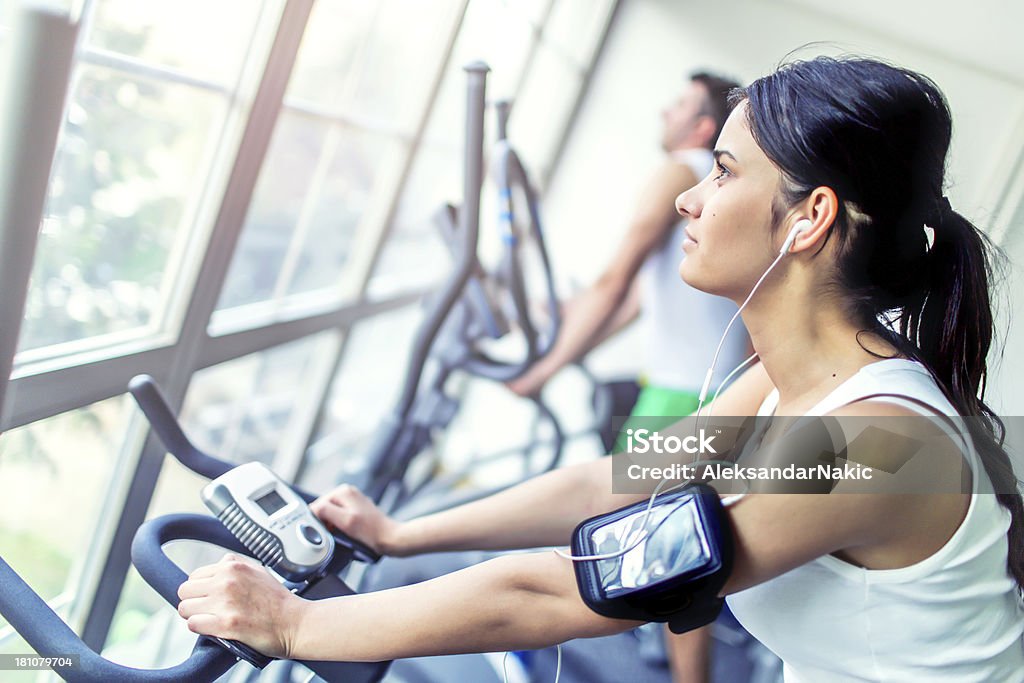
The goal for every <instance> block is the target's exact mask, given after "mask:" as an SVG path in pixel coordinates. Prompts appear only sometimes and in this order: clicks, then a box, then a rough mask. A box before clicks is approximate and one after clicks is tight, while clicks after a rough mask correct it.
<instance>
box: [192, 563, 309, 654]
mask: <svg viewBox="0 0 1024 683" xmlns="http://www.w3.org/2000/svg"><path fill="white" fill-rule="evenodd" d="M178 597H179V598H181V603H179V604H178V614H180V615H181V616H182V617H184V618H185V619H187V620H188V628H189V630H190V631H192V632H194V633H200V634H203V635H208V636H218V637H220V638H228V639H231V640H238V641H241V642H243V643H245V644H246V645H248V646H250V647H253V648H255V649H256V650H258V651H260V652H262V653H263V654H265V655H268V656H271V657H282V658H287V657H289V653H291V652H292V651H293V650H294V636H295V632H296V630H297V628H298V625H299V624H300V623H301V621H302V614H303V611H304V608H305V605H306V604H307V603H306V601H305V600H302V599H301V598H299V597H296V596H295V595H293V594H292V593H290V592H289V591H288V590H287V589H286V588H285V587H284V586H282V585H281V584H280V583H279V582H278V581H277V580H276V579H274V578H273V577H272V576H271V575H270V574H269V573H268V572H267V570H265V569H264V568H263V567H260V566H257V565H254V564H250V563H248V562H245V561H243V560H241V559H240V558H239V557H237V556H235V555H231V554H228V555H225V556H224V558H223V559H222V560H221V561H220V562H218V563H217V564H211V565H207V566H205V567H200V568H199V569H197V570H195V571H194V572H192V574H190V575H189V577H188V580H187V581H186V582H185V583H183V584H181V587H180V588H178Z"/></svg>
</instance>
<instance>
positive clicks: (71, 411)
mask: <svg viewBox="0 0 1024 683" xmlns="http://www.w3.org/2000/svg"><path fill="white" fill-rule="evenodd" d="M3 2H4V0H0V10H2V9H3ZM68 4H76V5H78V4H81V5H82V6H83V14H82V16H83V20H82V24H81V30H80V34H79V40H78V46H77V49H76V53H75V62H74V65H73V71H72V77H71V80H70V83H69V84H68V91H67V104H66V111H65V117H64V121H63V125H62V128H61V131H60V135H59V138H58V142H57V151H56V155H55V159H54V162H53V167H52V173H51V178H50V183H49V187H48V191H47V199H46V205H45V210H44V218H43V221H42V225H41V230H40V233H39V238H38V242H37V248H36V251H35V261H34V263H33V269H32V273H31V280H30V282H29V292H28V296H27V300H26V302H25V306H24V316H23V319H22V322H21V336H20V345H19V348H18V355H17V356H16V358H15V371H14V375H13V379H12V380H11V381H10V383H9V384H8V391H7V394H6V397H7V404H6V405H5V406H3V408H4V410H3V412H2V413H0V421H2V423H0V429H2V430H4V434H3V440H2V441H0V555H2V556H3V557H4V559H5V560H7V561H8V562H10V563H11V564H12V566H14V567H15V569H16V570H17V571H19V572H20V573H22V574H23V575H24V576H25V577H26V578H27V579H28V581H29V583H30V584H31V585H32V586H33V587H35V588H36V589H37V590H38V591H39V592H40V593H41V594H42V595H43V596H44V597H45V598H46V599H48V600H50V601H51V603H52V604H53V605H54V607H55V609H57V611H58V612H59V613H60V614H62V615H63V616H65V618H67V619H68V621H69V623H71V624H72V626H73V627H74V628H76V629H79V630H80V631H81V632H83V634H85V637H86V638H87V639H89V641H90V644H91V645H93V646H94V647H102V646H103V645H104V643H106V645H107V652H108V653H110V654H111V655H112V656H113V657H115V658H116V659H118V660H119V661H123V662H127V663H135V664H139V665H151V664H156V663H166V662H167V661H168V660H173V659H176V658H178V659H180V657H181V655H182V653H181V652H180V651H179V650H178V648H177V645H176V644H169V643H171V642H172V641H175V640H176V639H178V638H180V639H181V640H182V641H183V642H186V643H187V642H188V641H190V639H191V638H190V635H189V634H188V633H187V632H185V631H184V630H183V629H182V628H181V624H180V622H179V620H177V618H176V617H175V615H174V611H173V609H170V608H169V607H167V606H166V605H164V604H163V602H162V600H161V599H160V598H158V597H157V596H156V595H155V594H154V593H153V592H152V591H151V590H150V589H149V588H148V587H146V586H145V585H144V583H143V582H142V580H141V579H140V578H139V577H138V575H137V574H136V573H135V572H134V570H132V569H131V568H130V566H129V565H128V562H127V560H126V559H125V557H126V555H127V553H126V552H125V550H126V548H127V544H128V543H130V539H131V537H132V535H133V534H134V531H135V529H136V528H137V527H138V525H139V524H140V523H141V522H142V521H143V520H144V519H145V518H146V517H152V516H155V515H159V514H164V513H167V512H182V511H196V512H199V511H201V510H202V508H201V504H200V502H199V497H198V493H199V489H200V488H201V486H202V485H203V483H204V482H203V480H202V479H201V478H200V477H197V476H195V475H193V474H191V473H189V472H186V471H185V470H184V469H183V468H182V467H180V466H179V465H178V464H177V463H176V462H175V461H173V460H172V459H170V458H165V455H164V453H163V451H162V447H161V446H160V444H159V443H158V442H157V440H155V439H146V438H144V437H145V436H146V429H145V423H144V420H142V419H141V416H140V415H139V413H138V411H136V410H134V409H133V408H130V406H131V400H130V399H128V398H126V397H125V396H124V391H125V387H126V386H127V383H128V380H129V379H130V378H131V377H132V376H133V375H135V374H136V373H139V372H147V373H149V374H152V375H154V376H156V377H157V379H158V380H159V381H160V383H161V385H162V387H163V389H164V392H165V394H166V396H167V398H168V400H169V402H170V404H171V406H172V408H173V409H174V410H176V411H177V412H179V413H180V414H181V416H182V422H183V424H184V425H185V428H186V430H187V432H188V433H189V435H190V436H191V437H192V438H193V439H194V440H195V441H196V442H197V443H198V444H199V445H200V447H202V448H203V449H205V450H208V451H210V452H213V453H215V454H217V455H220V456H222V457H225V458H227V459H230V460H232V461H235V462H244V461H251V460H259V461H263V462H267V463H270V464H272V465H273V466H274V467H275V469H277V471H278V472H279V473H280V474H281V475H282V476H285V477H286V478H292V477H295V476H296V475H298V474H300V473H301V475H302V479H303V482H304V483H306V484H308V485H309V486H311V487H313V488H323V487H326V486H329V485H330V484H331V483H333V482H334V481H336V479H337V477H338V476H339V475H343V474H344V473H345V472H351V471H354V470H355V469H358V468H359V467H361V466H363V465H365V460H364V459H362V455H364V454H365V452H366V448H367V447H368V445H369V441H370V439H371V438H372V437H373V435H374V432H375V429H376V427H377V426H378V425H379V424H380V421H381V419H382V418H383V417H384V416H385V415H386V414H387V411H388V410H390V408H391V406H392V402H393V401H394V398H395V395H396V391H397V389H398V387H399V385H400V383H401V381H402V379H403V376H404V366H405V361H406V359H407V355H408V350H409V345H410V343H411V339H412V335H413V333H414V331H415V329H416V327H417V325H418V323H419V321H420V318H421V307H420V306H419V305H418V303H417V300H418V298H419V297H420V296H421V295H422V293H423V292H424V290H425V288H427V287H429V286H431V285H432V284H433V283H434V282H436V280H437V278H438V277H439V276H440V275H442V274H443V273H444V272H446V270H447V269H448V268H449V264H450V260H449V257H448V252H447V250H446V249H445V247H444V245H443V244H441V243H440V242H439V241H438V240H437V238H436V234H435V232H434V229H433V227H432V226H431V225H430V217H431V215H432V214H433V213H434V212H435V211H436V210H437V208H438V207H439V206H440V204H441V203H442V202H443V201H459V200H460V197H459V194H460V192H461V173H462V168H461V163H462V138H463V132H464V121H463V110H464V99H465V98H464V82H465V81H464V77H463V73H462V66H463V64H465V63H466V62H468V61H471V60H478V59H483V60H486V61H487V62H488V63H489V64H490V66H491V68H492V76H491V79H490V82H489V83H490V85H489V93H490V97H491V98H492V99H494V98H499V97H500V98H513V99H515V100H516V101H517V102H518V103H517V104H516V107H517V109H518V111H517V113H516V114H514V117H520V118H521V121H523V122H529V121H533V123H530V124H529V125H527V123H520V124H518V125H519V128H518V129H515V131H516V136H517V137H518V138H521V139H522V140H523V144H522V147H523V149H524V151H525V150H529V158H528V159H527V160H528V162H529V163H530V164H531V165H533V164H536V166H537V169H538V175H537V176H536V177H537V178H538V179H539V180H540V183H541V184H543V181H544V178H545V177H546V176H545V174H547V173H549V172H550V169H551V167H552V164H553V163H554V159H555V158H556V156H557V148H558V146H559V144H560V140H561V137H562V135H563V133H564V131H563V130H562V129H561V128H560V127H562V126H564V124H565V122H566V121H568V117H569V116H570V114H571V111H572V109H573V107H574V106H575V102H576V99H577V98H578V95H579V92H580V89H581V88H582V86H583V84H584V83H585V78H586V69H587V68H588V60H589V57H587V56H586V55H587V50H592V49H593V45H595V44H596V41H597V40H599V38H600V36H601V34H602V32H603V30H604V26H605V22H606V20H607V17H608V12H609V11H610V8H611V4H612V3H610V2H601V3H598V4H596V5H590V4H586V3H583V4H580V3H579V2H566V1H565V0H522V1H520V0H440V1H437V2H429V3H427V2H422V1H421V0H380V1H379V2H364V1H360V0H316V2H313V0H262V1H257V0H181V1H180V2H175V3H155V2H138V1H137V0H84V2H81V3H68ZM584 5H586V6H584ZM591 7H593V8H594V9H592V10H591V9H588V8H591ZM557 17H563V19H559V21H561V22H562V24H561V26H562V28H561V29H558V30H557V31H556V30H555V29H554V28H553V24H552V23H551V22H552V21H554V20H555V18H557ZM564 17H568V18H567V19H565V18H564ZM3 21H4V14H3V12H0V42H3V41H7V40H9V39H10V37H11V34H10V31H9V29H6V28H5V27H4V25H3ZM581 22H582V23H581ZM573 26H575V28H573ZM579 26H584V27H585V28H584V29H582V30H583V31H584V32H585V33H586V34H587V35H586V36H580V35H578V33H579V30H581V29H579ZM559 36H562V37H559ZM580 50H582V52H580ZM533 79H537V80H538V81H539V82H538V83H537V84H533V83H532V82H531V81H532V80H533ZM530 111H533V112H534V113H533V114H529V112H530ZM537 112H540V114H539V115H538V114H537ZM531 117H532V118H531ZM513 120H515V118H514V119H513ZM549 124H550V125H549ZM531 126H540V127H541V128H543V130H539V131H532V128H530V127H531ZM531 131H532V132H531ZM534 133H536V135H534ZM527 138H530V139H531V140H533V141H534V142H531V143H527V142H526V140H527ZM16 322H17V321H13V320H0V324H4V325H12V324H15V323H16ZM144 444H145V445H144ZM456 445H457V444H456ZM458 451H459V449H454V450H452V452H453V453H455V452H458ZM161 463H162V464H161ZM112 550H113V551H114V552H112ZM173 552H174V553H175V557H176V558H177V559H179V560H180V561H181V562H182V563H183V565H189V564H193V563H197V562H201V561H204V559H209V558H211V557H216V553H215V552H214V553H212V554H210V555H201V554H199V555H197V554H196V552H195V549H194V548H193V549H191V550H189V549H187V548H186V549H180V550H178V549H176V550H174V551H173ZM24 647H26V646H24V645H23V644H21V643H20V641H19V640H18V639H17V637H16V635H14V634H13V632H12V630H11V629H10V628H9V627H5V625H4V624H2V623H0V648H6V649H5V650H0V651H22V650H23V649H24ZM19 648H22V650H19Z"/></svg>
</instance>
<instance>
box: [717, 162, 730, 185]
mask: <svg viewBox="0 0 1024 683" xmlns="http://www.w3.org/2000/svg"><path fill="white" fill-rule="evenodd" d="M715 168H717V169H718V175H716V176H715V177H714V178H713V180H715V181H716V182H717V181H719V180H722V179H723V178H725V177H726V176H728V175H732V174H731V173H730V172H729V169H727V168H726V167H725V166H722V164H720V163H718V162H717V161H716V162H715Z"/></svg>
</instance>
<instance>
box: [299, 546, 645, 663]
mask: <svg viewBox="0 0 1024 683" xmlns="http://www.w3.org/2000/svg"><path fill="white" fill-rule="evenodd" d="M296 622H297V626H296V628H295V630H294V632H293V634H292V637H291V638H290V641H291V643H290V646H289V653H288V654H289V656H290V657H292V658H296V659H305V660H334V661H381V660H387V659H398V658H403V657H417V656H426V655H437V654H458V653H469V652H495V651H502V650H510V649H534V648H540V647H547V646H550V645H554V644H555V643H561V642H564V641H566V640H569V639H571V638H579V637H594V636H599V635H608V634H611V633H617V632H619V631H623V630H626V629H629V628H633V627H634V626H636V625H637V622H632V621H624V620H615V619H607V618H605V617H601V616H599V615H598V614H596V613H594V612H592V611H591V610H590V609H589V608H587V607H586V605H584V603H583V601H582V600H581V599H580V597H579V594H578V592H577V590H576V583H575V579H574V575H573V571H572V567H571V566H570V563H569V561H567V560H565V559H563V558H560V557H558V556H557V555H555V554H554V553H550V552H547V553H535V554H529V555H526V554H523V555H511V556H506V557H501V558H497V559H494V560H491V561H488V562H484V563H482V564H479V565H476V566H473V567H469V568H468V569H464V570H462V571H458V572H455V573H452V574H448V575H445V576H442V577H439V578H437V579H433V580H431V581H425V582H423V583H418V584H415V585H412V586H403V587H401V588H395V589H391V590H386V591H380V592H377V593H365V594H361V595H352V596H345V597H340V598H331V599H329V600H322V601H318V602H306V603H304V604H303V606H302V610H301V612H300V614H299V615H297V617H296Z"/></svg>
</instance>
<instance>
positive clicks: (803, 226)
mask: <svg viewBox="0 0 1024 683" xmlns="http://www.w3.org/2000/svg"><path fill="white" fill-rule="evenodd" d="M813 226H814V223H812V222H811V221H809V220H807V219H806V218H801V219H800V220H798V221H797V222H796V225H794V226H793V229H792V230H790V231H789V234H788V235H786V241H785V242H783V243H782V249H779V253H780V254H785V253H786V252H788V251H789V250H790V248H792V246H793V242H795V241H796V238H797V235H799V234H800V233H802V232H806V231H808V230H810V229H811V228H812V227H813Z"/></svg>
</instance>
